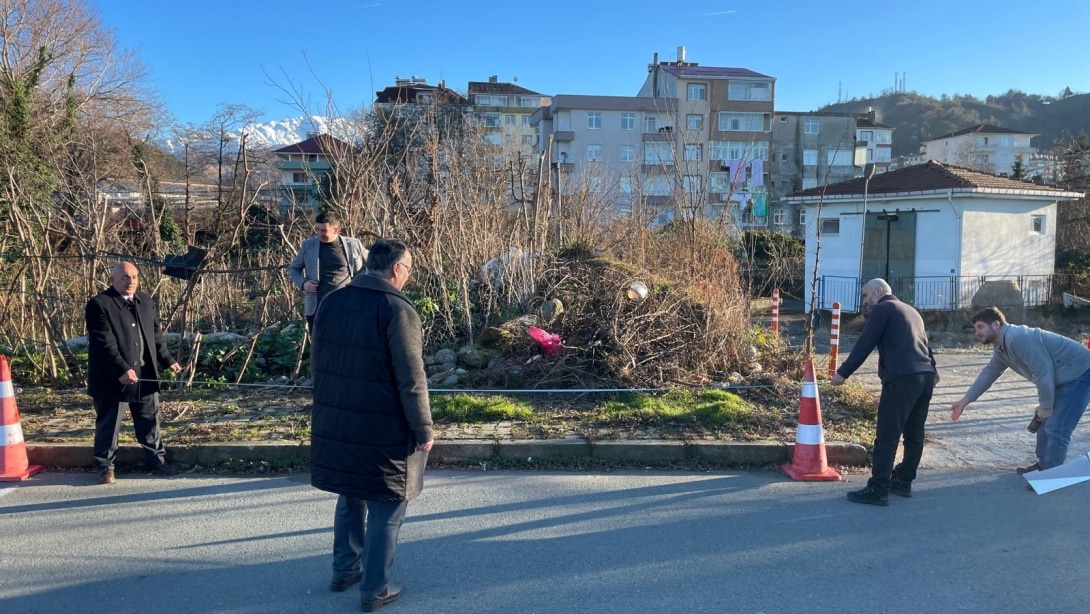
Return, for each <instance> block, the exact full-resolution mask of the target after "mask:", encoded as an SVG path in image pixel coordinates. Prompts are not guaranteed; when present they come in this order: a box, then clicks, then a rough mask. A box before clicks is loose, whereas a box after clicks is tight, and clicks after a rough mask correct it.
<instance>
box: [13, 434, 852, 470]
mask: <svg viewBox="0 0 1090 614" xmlns="http://www.w3.org/2000/svg"><path fill="white" fill-rule="evenodd" d="M26 450H27V457H28V459H29V461H30V463H31V464H32V465H45V466H46V467H61V468H65V469H75V468H88V467H91V466H93V465H94V457H93V455H92V453H91V444H90V442H86V443H57V444H51V443H38V444H36V443H27V445H26ZM793 451H794V446H793V445H791V444H787V443H782V442H779V441H757V442H732V441H692V442H688V441H676V440H639V441H632V440H629V441H587V440H584V439H527V440H516V441H493V440H453V441H442V440H440V441H436V442H435V447H434V448H432V452H431V455H430V459H429V460H431V461H433V462H452V461H486V460H488V459H491V458H495V457H499V458H508V459H516V458H517V459H524V458H533V457H537V458H550V459H565V458H593V459H600V460H613V461H633V462H681V461H700V462H711V463H717V464H723V465H755V464H767V463H782V462H790V460H791V456H792V453H793ZM825 451H826V455H827V456H828V458H829V462H830V463H831V464H834V465H844V466H856V467H858V466H864V465H866V464H867V450H866V448H864V447H863V446H861V445H859V444H854V443H838V442H832V443H826V444H825ZM142 459H143V451H142V450H141V449H140V448H139V447H136V446H122V447H121V448H120V449H118V451H117V461H118V463H123V464H136V463H140V462H141V461H142ZM167 459H168V460H170V461H171V462H173V463H179V464H185V465H203V466H206V467H207V466H210V465H216V464H219V463H223V462H226V461H228V460H232V459H233V460H239V461H248V462H259V461H268V462H277V461H280V462H285V461H301V462H309V460H310V444H307V443H301V442H277V443H211V444H200V445H192V446H168V447H167Z"/></svg>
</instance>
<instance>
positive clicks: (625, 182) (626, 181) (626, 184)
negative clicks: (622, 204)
mask: <svg viewBox="0 0 1090 614" xmlns="http://www.w3.org/2000/svg"><path fill="white" fill-rule="evenodd" d="M617 187H618V188H619V189H620V190H621V193H622V194H631V193H632V177H631V176H628V175H622V176H621V177H620V178H618V180H617Z"/></svg>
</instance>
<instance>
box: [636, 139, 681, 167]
mask: <svg viewBox="0 0 1090 614" xmlns="http://www.w3.org/2000/svg"><path fill="white" fill-rule="evenodd" d="M643 163H644V164H656V165H657V164H666V165H669V166H673V164H674V148H673V147H672V146H671V144H670V143H661V142H652V143H644V144H643Z"/></svg>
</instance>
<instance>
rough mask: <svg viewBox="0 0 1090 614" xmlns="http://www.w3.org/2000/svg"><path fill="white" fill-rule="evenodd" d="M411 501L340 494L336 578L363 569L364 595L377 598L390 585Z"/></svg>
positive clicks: (335, 536) (335, 530)
mask: <svg viewBox="0 0 1090 614" xmlns="http://www.w3.org/2000/svg"><path fill="white" fill-rule="evenodd" d="M408 504H409V502H408V501H365V500H363V499H353V498H351V497H345V496H344V495H341V496H339V497H337V509H336V511H335V512H334V514H333V579H334V580H339V579H342V578H346V577H348V576H351V575H353V574H355V573H356V572H358V571H361V570H362V571H363V581H362V582H360V598H361V599H373V598H375V597H377V596H378V595H379V594H380V593H382V591H383V590H385V589H386V584H387V583H389V581H390V567H391V566H392V565H393V564H394V551H395V550H396V549H397V535H398V533H399V532H400V531H401V523H402V522H404V521H405V508H406V507H407V506H408Z"/></svg>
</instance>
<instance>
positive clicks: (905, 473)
mask: <svg viewBox="0 0 1090 614" xmlns="http://www.w3.org/2000/svg"><path fill="white" fill-rule="evenodd" d="M934 391H935V374H934V373H914V374H912V375H904V376H902V377H898V378H897V379H895V380H893V381H891V382H889V383H886V384H882V397H881V399H879V401H878V427H877V429H876V433H875V436H874V454H873V456H874V460H873V466H872V468H871V479H870V481H869V482H868V485H869V486H870V487H872V488H874V489H875V490H879V491H883V492H886V491H889V483H890V476H891V475H892V474H894V473H896V474H897V479H898V480H900V481H902V482H912V480H915V479H916V469H917V468H918V467H919V466H920V457H921V456H923V436H924V423H926V422H927V409H928V406H930V404H931V394H932V393H933V392H934ZM902 435H903V436H904V441H905V453H904V458H903V459H902V460H901V463H900V464H899V465H897V467H896V468H894V466H893V460H894V458H896V456H897V444H898V443H899V442H900V440H901V437H902Z"/></svg>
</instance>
